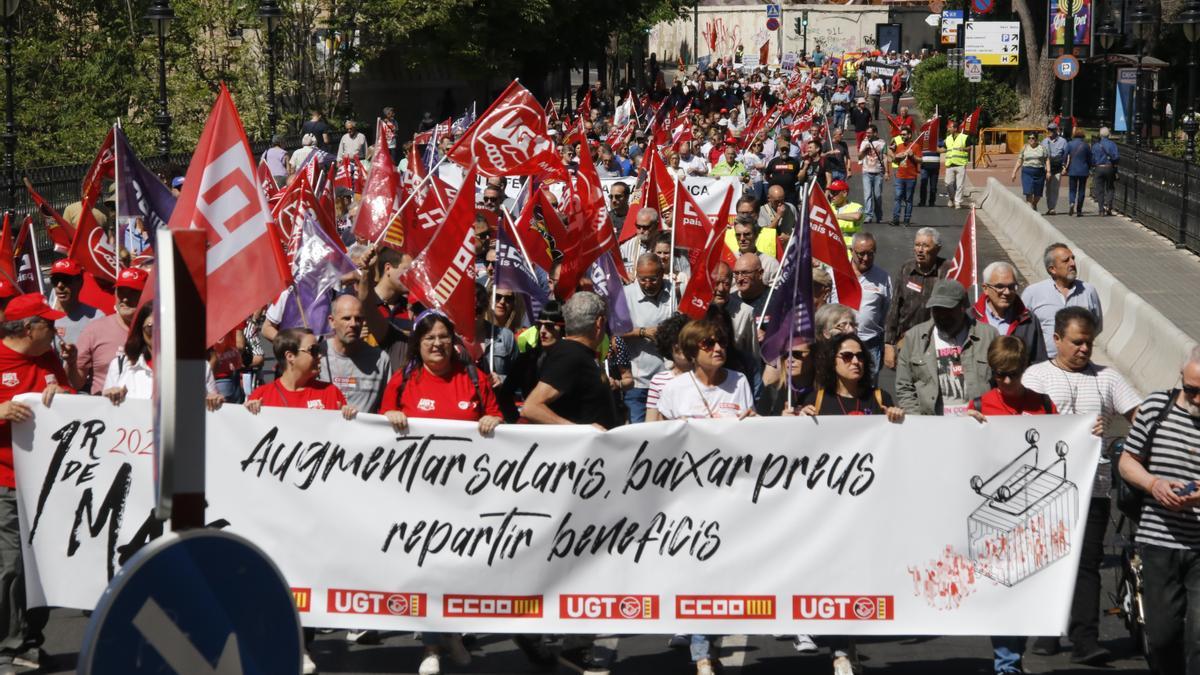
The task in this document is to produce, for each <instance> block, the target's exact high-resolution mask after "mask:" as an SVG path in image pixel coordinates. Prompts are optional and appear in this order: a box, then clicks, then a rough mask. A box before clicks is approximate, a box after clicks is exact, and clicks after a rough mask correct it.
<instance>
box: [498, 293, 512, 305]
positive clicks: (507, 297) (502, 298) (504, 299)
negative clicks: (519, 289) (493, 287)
mask: <svg viewBox="0 0 1200 675" xmlns="http://www.w3.org/2000/svg"><path fill="white" fill-rule="evenodd" d="M512 301H513V296H511V295H500V294H499V293H497V294H496V302H507V303H509V304H512Z"/></svg>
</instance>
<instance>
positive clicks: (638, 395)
mask: <svg viewBox="0 0 1200 675" xmlns="http://www.w3.org/2000/svg"><path fill="white" fill-rule="evenodd" d="M649 395H650V390H649V389H638V388H637V387H634V388H633V389H630V390H629V391H626V392H625V407H626V408H629V423H630V424H637V423H638V422H645V421H646V397H647V396H649Z"/></svg>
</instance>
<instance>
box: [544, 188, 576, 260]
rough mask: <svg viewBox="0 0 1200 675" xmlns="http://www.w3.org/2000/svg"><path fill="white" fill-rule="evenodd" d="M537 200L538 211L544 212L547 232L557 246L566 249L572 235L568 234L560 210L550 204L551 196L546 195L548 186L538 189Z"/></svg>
mask: <svg viewBox="0 0 1200 675" xmlns="http://www.w3.org/2000/svg"><path fill="white" fill-rule="evenodd" d="M537 202H538V203H537V206H538V213H540V214H542V224H543V225H544V226H545V228H546V232H548V233H549V234H550V238H551V239H553V240H554V244H555V248H557V249H558V250H560V251H562V250H564V249H563V247H564V246H566V245H567V240H568V239H569V238H570V235H568V234H567V226H566V224H565V223H563V221H562V218H561V217H560V216H559V215H558V211H556V210H555V209H554V206H553V205H552V204H550V198H549V197H547V196H546V188H544V187H543V188H541V189H540V190H538V193H537Z"/></svg>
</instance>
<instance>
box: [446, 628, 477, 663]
mask: <svg viewBox="0 0 1200 675" xmlns="http://www.w3.org/2000/svg"><path fill="white" fill-rule="evenodd" d="M444 644H445V647H446V650H447V654H446V656H448V657H450V663H453V664H454V665H456V666H465V665H468V664H470V663H471V652H470V651H468V650H467V646H466V645H465V644H463V639H462V636H461V635H459V634H458V633H454V634H451V635H450V636H448V637H447V638H446V642H445V643H444Z"/></svg>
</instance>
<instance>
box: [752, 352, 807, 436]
mask: <svg viewBox="0 0 1200 675" xmlns="http://www.w3.org/2000/svg"><path fill="white" fill-rule="evenodd" d="M783 371H786V372H787V377H783ZM814 377H815V373H814V372H813V345H811V344H809V342H808V340H806V339H805V338H802V337H796V338H792V347H791V349H790V350H788V351H787V352H784V354H783V366H782V367H781V366H780V365H779V364H778V363H768V364H767V366H766V368H765V369H764V371H763V388H762V391H761V392H760V393H759V395H758V400H757V401H755V403H754V409H755V410H756V411H758V414H759V415H762V416H764V417H778V416H780V415H782V414H784V410H786V409H787V407H788V390H787V388H788V387H791V388H792V392H791V400H792V406H793V407H797V406H798V405H799V404H800V403H801V402H803V401H804V400H805V399H806V398H807V397H808V395H809V394H811V393H812V392H813V380H814Z"/></svg>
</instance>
